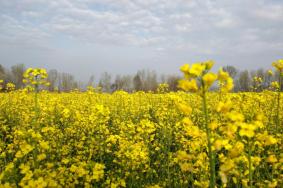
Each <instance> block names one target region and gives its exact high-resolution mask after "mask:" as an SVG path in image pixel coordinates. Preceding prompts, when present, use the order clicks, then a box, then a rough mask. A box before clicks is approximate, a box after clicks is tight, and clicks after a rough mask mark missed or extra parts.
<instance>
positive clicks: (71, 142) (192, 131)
mask: <svg viewBox="0 0 283 188" xmlns="http://www.w3.org/2000/svg"><path fill="white" fill-rule="evenodd" d="M212 65H213V63H212V62H203V63H199V64H194V65H192V66H190V65H184V66H183V67H181V71H182V72H183V73H184V79H183V80H180V83H179V85H180V88H182V89H183V90H184V91H180V92H160V93H145V92H136V93H131V94H129V93H126V92H124V91H117V92H114V93H112V94H106V93H98V92H95V91H93V90H91V89H89V90H88V91H87V92H78V91H74V92H71V93H51V92H47V91H38V88H39V86H40V85H42V84H45V79H46V77H47V75H46V73H45V72H44V71H43V70H37V69H29V70H28V71H27V73H26V75H25V78H26V80H25V82H26V83H27V85H28V84H29V85H30V87H31V88H34V91H30V89H23V90H18V91H13V87H12V85H10V91H9V92H6V93H1V94H0V187H111V188H115V187H147V188H158V187H283V152H282V151H283V135H282V133H283V115H282V113H283V102H282V99H281V93H280V92H279V90H278V85H280V84H281V83H280V81H281V79H279V81H278V82H275V83H273V88H275V89H273V91H264V92H261V93H229V91H230V90H231V89H232V88H233V80H232V79H231V78H230V77H229V74H228V73H226V72H224V71H223V70H219V72H217V73H212V72H211V71H210V69H211V67H212ZM273 66H274V67H275V71H280V72H281V73H282V71H283V61H278V62H277V63H275V64H273ZM216 83H218V85H219V90H218V91H214V92H211V91H209V88H210V87H211V86H212V85H213V84H216ZM276 87H277V90H276Z"/></svg>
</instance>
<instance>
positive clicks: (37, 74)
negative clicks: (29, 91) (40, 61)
mask: <svg viewBox="0 0 283 188" xmlns="http://www.w3.org/2000/svg"><path fill="white" fill-rule="evenodd" d="M23 76H24V80H23V82H24V83H25V84H26V85H27V86H30V87H32V88H33V90H34V91H35V93H34V110H35V115H36V119H37V118H38V116H39V104H38V92H39V89H40V87H41V86H49V82H48V81H47V77H48V74H47V72H46V70H45V69H40V68H34V69H33V68H28V69H27V70H26V72H25V73H24V75H23Z"/></svg>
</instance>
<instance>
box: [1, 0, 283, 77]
mask: <svg viewBox="0 0 283 188" xmlns="http://www.w3.org/2000/svg"><path fill="white" fill-rule="evenodd" d="M281 58H283V0H0V64H2V65H4V66H5V67H10V66H12V65H15V64H20V63H24V64H25V65H26V66H27V67H41V68H46V69H57V70H59V71H61V72H69V73H72V74H74V75H75V76H76V78H78V79H81V80H87V78H88V77H89V76H90V75H92V74H94V75H95V76H96V77H98V76H99V75H101V73H103V72H105V71H107V72H109V73H111V74H134V73H136V71H137V70H140V69H152V70H156V71H157V72H158V73H159V74H164V73H165V74H169V73H178V72H179V67H180V66H181V65H182V64H184V63H189V64H190V63H194V62H199V61H205V60H209V59H212V60H214V61H215V62H216V65H215V66H216V67H220V66H225V65H233V66H236V67H238V68H239V69H256V68H259V67H263V68H269V67H270V64H271V63H272V62H273V61H275V60H277V59H281Z"/></svg>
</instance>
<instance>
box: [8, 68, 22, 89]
mask: <svg viewBox="0 0 283 188" xmlns="http://www.w3.org/2000/svg"><path fill="white" fill-rule="evenodd" d="M24 72H25V65H24V64H18V65H14V66H12V67H11V73H12V80H13V83H14V84H15V85H16V88H17V89H19V88H23V86H24V83H23V74H24Z"/></svg>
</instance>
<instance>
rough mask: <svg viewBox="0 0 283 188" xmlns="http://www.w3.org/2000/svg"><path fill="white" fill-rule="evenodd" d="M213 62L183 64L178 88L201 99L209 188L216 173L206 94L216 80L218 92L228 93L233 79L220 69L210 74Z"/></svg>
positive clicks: (214, 183)
mask: <svg viewBox="0 0 283 188" xmlns="http://www.w3.org/2000/svg"><path fill="white" fill-rule="evenodd" d="M213 65H214V62H213V61H207V62H201V63H197V64H193V65H192V66H191V67H190V66H189V65H188V64H185V65H183V66H182V67H181V69H180V70H181V71H182V72H183V73H184V79H182V80H180V81H179V87H180V88H181V89H183V90H185V91H189V92H195V93H198V94H199V95H200V96H201V99H202V106H203V108H202V111H203V119H204V129H205V132H206V138H207V149H208V151H207V153H208V158H209V174H210V176H209V187H210V188H215V185H216V172H215V152H214V151H213V148H212V140H213V136H212V131H211V129H210V128H209V123H210V119H209V111H208V103H207V92H208V91H209V89H210V87H211V86H212V85H213V84H214V82H215V81H216V80H218V81H219V82H220V84H219V85H220V86H221V87H220V91H221V92H228V91H230V90H231V89H233V86H234V85H233V79H232V78H230V76H229V74H228V73H227V72H224V71H223V70H222V69H220V70H219V72H218V74H215V73H212V72H210V70H211V68H212V66H213Z"/></svg>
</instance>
